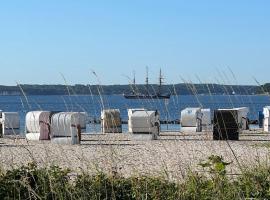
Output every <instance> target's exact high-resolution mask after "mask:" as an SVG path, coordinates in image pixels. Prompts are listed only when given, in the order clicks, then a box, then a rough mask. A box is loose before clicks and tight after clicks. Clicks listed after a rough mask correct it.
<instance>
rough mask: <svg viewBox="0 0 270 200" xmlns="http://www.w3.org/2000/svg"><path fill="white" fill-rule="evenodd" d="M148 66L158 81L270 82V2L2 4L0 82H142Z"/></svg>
mask: <svg viewBox="0 0 270 200" xmlns="http://www.w3.org/2000/svg"><path fill="white" fill-rule="evenodd" d="M145 66H149V74H150V81H151V82H156V81H157V76H158V71H159V68H162V70H163V72H164V76H165V77H166V78H167V79H166V82H167V83H179V82H182V79H181V77H182V78H184V79H186V80H192V81H193V82H198V78H197V77H199V79H200V80H201V81H202V82H225V83H236V82H237V83H240V84H256V83H255V81H254V80H253V78H252V77H256V79H258V81H259V82H260V83H265V82H270V78H269V77H270V1H269V0H197V1H195V0H185V1H184V0H183V1H181V0H175V1H170V0H163V1H161V0H122V1H120V0H110V1H109V0H108V1H104V0H97V1H91V0H43V1H41V0H40V1H38V0H6V1H4V0H3V1H0V69H1V71H0V74H1V77H0V85H15V84H16V81H17V82H20V83H38V84H58V83H60V84H63V83H64V80H63V78H62V77H61V73H62V74H63V75H64V76H65V78H66V79H67V82H68V83H69V84H75V83H81V84H88V83H90V84H93V83H96V82H97V81H96V79H95V77H94V76H93V75H92V74H91V69H93V70H95V72H96V73H97V74H98V76H99V79H100V82H101V83H102V84H127V83H128V78H127V77H126V75H127V76H132V71H133V70H135V71H136V74H137V81H138V83H142V82H143V81H144V76H145ZM228 68H230V69H231V70H232V71H233V72H234V74H235V76H236V77H237V81H236V80H234V79H233V78H232V77H233V76H232V75H231V73H230V70H228Z"/></svg>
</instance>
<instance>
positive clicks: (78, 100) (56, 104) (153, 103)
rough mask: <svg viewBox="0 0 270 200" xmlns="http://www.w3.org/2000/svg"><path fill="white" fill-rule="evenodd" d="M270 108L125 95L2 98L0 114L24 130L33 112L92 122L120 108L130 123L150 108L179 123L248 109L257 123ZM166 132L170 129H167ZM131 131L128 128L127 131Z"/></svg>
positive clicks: (253, 100) (254, 102)
mask: <svg viewBox="0 0 270 200" xmlns="http://www.w3.org/2000/svg"><path fill="white" fill-rule="evenodd" d="M266 105H270V97H269V96H255V95H253V96H238V95H233V96H230V95H214V96H210V95H198V96H194V95H183V96H172V97H171V99H170V100H157V99H156V100H154V99H148V100H147V99H145V100H141V99H140V100H130V99H125V98H124V97H123V96H121V95H110V96H106V95H104V96H95V95H93V96H28V97H27V98H25V97H23V96H0V110H3V111H6V112H19V113H20V119H21V130H24V124H25V115H26V113H27V112H28V111H32V110H52V111H84V112H87V113H88V114H89V116H90V118H97V119H98V118H99V117H100V112H101V110H102V108H118V109H120V111H121V116H122V119H124V120H127V109H128V108H147V109H153V110H156V109H157V110H159V111H160V114H161V119H163V120H166V119H167V118H168V119H169V120H176V119H179V117H180V111H181V110H182V109H184V108H186V107H198V106H200V107H204V108H211V110H214V109H217V108H232V107H242V106H247V107H249V108H250V113H249V118H250V119H257V115H258V112H259V111H261V110H262V108H263V107H264V106H266ZM99 128H100V127H99V126H97V125H95V126H94V125H91V126H89V127H88V131H99ZM162 128H163V129H166V128H167V126H166V125H165V126H163V127H162ZM123 129H124V130H126V129H127V127H126V126H124V127H123ZM169 129H170V130H171V129H179V125H170V126H169Z"/></svg>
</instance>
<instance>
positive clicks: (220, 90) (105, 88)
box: [0, 83, 270, 96]
mask: <svg viewBox="0 0 270 200" xmlns="http://www.w3.org/2000/svg"><path fill="white" fill-rule="evenodd" d="M134 91H135V92H140V93H145V91H146V87H145V85H142V84H138V85H80V84H76V85H68V86H66V85H29V84H21V85H20V87H19V86H1V85H0V95H1V96H16V95H21V94H22V93H25V94H26V95H99V94H104V95H122V94H124V93H132V92H134ZM156 91H158V85H156V84H152V85H149V92H150V93H153V94H155V93H156ZM162 91H164V92H166V93H170V94H171V95H194V94H196V95H223V94H226V95H232V94H235V95H267V94H269V91H270V84H265V85H264V86H255V85H221V84H210V83H209V84H185V83H179V84H174V85H173V84H170V85H163V86H162ZM267 92H268V93H267Z"/></svg>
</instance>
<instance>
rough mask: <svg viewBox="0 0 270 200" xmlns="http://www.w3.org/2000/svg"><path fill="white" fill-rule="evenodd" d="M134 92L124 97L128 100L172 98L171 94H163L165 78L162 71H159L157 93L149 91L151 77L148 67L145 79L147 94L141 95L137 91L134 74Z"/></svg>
mask: <svg viewBox="0 0 270 200" xmlns="http://www.w3.org/2000/svg"><path fill="white" fill-rule="evenodd" d="M133 75H134V78H133V87H134V89H133V92H132V93H131V94H124V97H125V98H126V99H169V98H170V97H171V94H170V93H163V92H162V84H163V83H164V82H163V80H164V77H163V76H162V72H161V69H160V71H159V84H158V91H157V93H154V94H152V93H150V91H149V77H148V67H146V78H145V84H146V92H145V93H139V92H137V91H136V89H135V88H136V82H135V73H133Z"/></svg>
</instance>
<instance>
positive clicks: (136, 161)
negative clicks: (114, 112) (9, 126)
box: [0, 131, 270, 179]
mask: <svg viewBox="0 0 270 200" xmlns="http://www.w3.org/2000/svg"><path fill="white" fill-rule="evenodd" d="M269 141H270V135H269V134H262V133H257V132H255V131H247V132H245V133H244V134H242V135H241V136H240V140H239V141H228V142H227V141H213V140H212V135H211V133H191V134H183V133H179V132H162V133H161V135H160V136H159V138H158V140H138V138H134V137H133V135H132V134H95V135H90V134H84V135H83V136H82V142H81V145H59V144H52V143H51V142H50V141H27V140H25V139H24V138H14V137H5V138H0V159H1V167H2V168H3V169H10V168H13V167H16V166H20V165H23V164H27V163H28V162H32V161H35V162H36V163H37V164H38V165H39V166H48V165H52V164H55V165H59V166H61V167H68V168H71V169H73V170H75V171H78V172H79V171H81V170H87V171H88V172H90V173H96V172H97V171H105V172H109V173H111V172H116V171H117V173H120V174H121V175H123V176H133V175H135V176H136V175H141V174H143V175H146V174H147V175H154V176H166V177H167V178H169V179H179V178H183V177H184V176H185V175H186V174H187V172H188V171H189V170H190V169H191V170H193V171H201V170H202V169H201V168H200V167H199V166H198V163H200V162H201V161H204V160H206V159H207V157H208V156H210V155H220V156H223V157H224V160H225V161H229V162H232V164H231V165H230V166H229V168H228V169H229V170H228V172H229V173H230V174H239V173H241V167H246V166H252V165H255V164H258V163H259V162H260V163H265V162H269V152H270V151H269V150H270V148H269V147H267V146H266V145H265V144H267V143H269Z"/></svg>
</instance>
